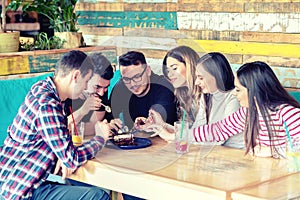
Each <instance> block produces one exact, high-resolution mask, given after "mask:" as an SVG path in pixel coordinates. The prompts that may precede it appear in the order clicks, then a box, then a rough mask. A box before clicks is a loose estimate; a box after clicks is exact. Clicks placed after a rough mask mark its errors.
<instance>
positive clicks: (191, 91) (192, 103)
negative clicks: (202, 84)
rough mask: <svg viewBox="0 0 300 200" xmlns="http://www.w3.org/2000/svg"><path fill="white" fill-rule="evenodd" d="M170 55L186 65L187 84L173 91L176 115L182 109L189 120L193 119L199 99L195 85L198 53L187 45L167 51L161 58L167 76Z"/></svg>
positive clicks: (198, 92)
mask: <svg viewBox="0 0 300 200" xmlns="http://www.w3.org/2000/svg"><path fill="white" fill-rule="evenodd" d="M168 57H172V58H174V59H176V60H178V61H179V62H181V63H183V64H184V65H185V67H186V81H187V86H183V87H179V88H175V90H174V93H175V96H176V98H177V101H178V102H177V103H178V106H177V108H178V113H177V114H178V117H181V116H182V113H183V109H184V110H186V111H187V113H188V117H189V118H190V120H192V121H194V120H195V116H196V114H197V112H198V108H199V101H200V95H201V93H200V89H199V87H195V80H196V76H195V71H196V64H197V61H198V59H199V55H198V54H197V52H196V51H194V50H193V49H192V48H190V47H188V46H178V47H176V48H174V49H171V50H170V51H168V53H167V54H166V56H165V57H164V60H163V73H164V75H165V77H167V78H168V79H169V77H168V71H167V58H168Z"/></svg>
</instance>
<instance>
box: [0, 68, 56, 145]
mask: <svg viewBox="0 0 300 200" xmlns="http://www.w3.org/2000/svg"><path fill="white" fill-rule="evenodd" d="M49 75H52V74H50V73H49V74H45V75H39V76H35V77H30V78H18V79H8V80H0V145H2V144H3V142H4V139H5V138H6V135H7V127H8V126H9V125H10V124H11V123H12V120H13V118H14V117H15V115H16V114H17V111H18V109H19V107H20V105H21V103H22V102H23V101H24V98H25V96H26V94H27V93H28V91H29V90H30V88H31V86H32V85H33V84H34V83H36V82H37V81H39V80H42V79H45V78H46V77H47V76H49Z"/></svg>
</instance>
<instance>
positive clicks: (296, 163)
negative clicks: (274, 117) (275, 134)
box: [283, 122, 299, 169]
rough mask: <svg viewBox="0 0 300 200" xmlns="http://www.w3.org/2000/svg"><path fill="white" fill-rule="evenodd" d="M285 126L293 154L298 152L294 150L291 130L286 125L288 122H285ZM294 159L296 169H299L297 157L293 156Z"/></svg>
mask: <svg viewBox="0 0 300 200" xmlns="http://www.w3.org/2000/svg"><path fill="white" fill-rule="evenodd" d="M283 124H284V128H285V132H286V135H287V137H288V142H289V145H290V148H291V150H292V152H296V151H295V149H294V147H293V143H292V138H291V135H290V132H289V129H288V127H287V125H286V122H283ZM293 158H294V163H295V165H296V168H297V169H299V163H298V160H297V158H296V157H295V156H293Z"/></svg>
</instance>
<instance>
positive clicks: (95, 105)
mask: <svg viewBox="0 0 300 200" xmlns="http://www.w3.org/2000/svg"><path fill="white" fill-rule="evenodd" d="M101 102H102V100H101V99H100V97H99V96H98V95H96V94H91V95H88V96H86V100H85V101H84V103H83V104H82V106H81V108H80V109H81V110H82V111H85V112H86V113H87V112H89V111H90V110H99V108H100V107H101V106H102V105H101Z"/></svg>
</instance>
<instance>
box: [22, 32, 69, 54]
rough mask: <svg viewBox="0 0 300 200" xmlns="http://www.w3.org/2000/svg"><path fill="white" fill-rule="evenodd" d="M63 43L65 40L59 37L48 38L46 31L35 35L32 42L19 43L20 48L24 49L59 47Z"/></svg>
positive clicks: (61, 46)
mask: <svg viewBox="0 0 300 200" xmlns="http://www.w3.org/2000/svg"><path fill="white" fill-rule="evenodd" d="M64 43H65V40H62V39H60V38H59V37H56V36H53V37H50V38H48V36H47V34H46V33H44V32H41V33H39V34H38V35H37V37H36V38H35V40H34V43H33V44H32V43H30V42H28V41H27V42H22V43H20V48H21V49H23V50H25V51H33V50H50V49H61V48H63V44H64Z"/></svg>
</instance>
